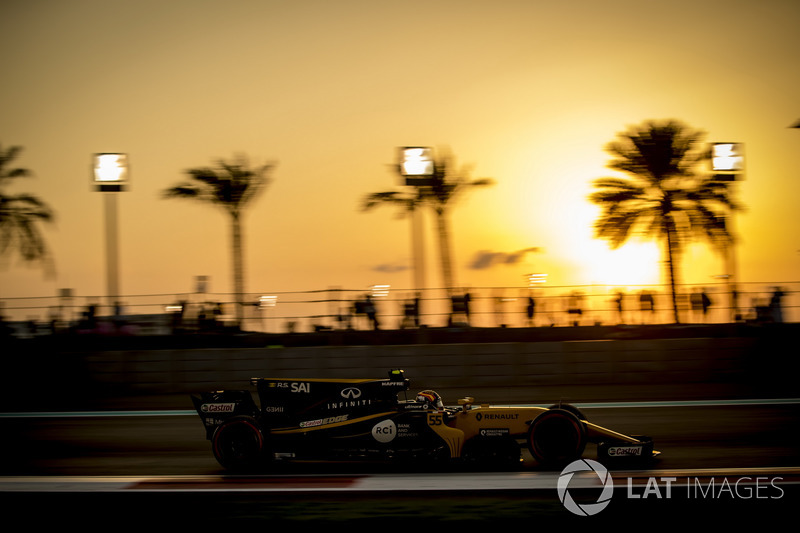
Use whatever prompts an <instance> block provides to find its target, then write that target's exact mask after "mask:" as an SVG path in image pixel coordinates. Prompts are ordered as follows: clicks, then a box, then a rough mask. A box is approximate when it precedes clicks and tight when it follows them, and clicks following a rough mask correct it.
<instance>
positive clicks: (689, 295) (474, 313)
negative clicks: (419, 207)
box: [0, 282, 800, 335]
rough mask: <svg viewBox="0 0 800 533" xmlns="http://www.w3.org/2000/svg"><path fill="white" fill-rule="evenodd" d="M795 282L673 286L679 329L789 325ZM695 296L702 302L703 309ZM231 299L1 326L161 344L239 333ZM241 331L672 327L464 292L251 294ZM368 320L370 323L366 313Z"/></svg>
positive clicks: (663, 291) (559, 299) (507, 291)
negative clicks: (216, 331)
mask: <svg viewBox="0 0 800 533" xmlns="http://www.w3.org/2000/svg"><path fill="white" fill-rule="evenodd" d="M798 288H800V282H774V283H767V282H747V283H739V284H737V286H736V290H735V291H734V290H732V288H731V286H730V285H728V284H725V283H719V284H706V285H702V286H700V285H681V286H679V287H678V291H677V298H676V300H677V309H678V322H681V323H707V324H718V323H730V322H736V321H754V322H755V321H762V322H763V321H769V322H797V321H798V318H800V314H799V313H800V312H799V311H798V309H800V301H798V294H800V291H798ZM703 295H705V297H707V299H706V300H705V302H706V305H703ZM236 300H237V298H235V296H234V295H232V294H230V293H176V294H139V295H125V296H122V297H119V298H114V299H113V303H112V302H110V301H109V299H108V298H106V297H104V296H95V295H87V296H81V295H75V294H69V295H63V294H62V295H60V296H32V297H18V298H0V315H2V317H3V323H4V324H5V325H6V326H7V327H9V326H10V327H11V328H12V329H13V330H14V331H15V332H16V334H18V335H36V334H43V333H46V332H55V331H57V330H93V329H96V328H101V327H104V328H112V329H113V328H123V327H124V328H127V331H128V332H130V333H136V334H169V333H170V332H174V331H175V330H176V328H180V329H183V330H203V329H213V328H221V329H225V328H228V327H230V326H231V325H234V324H238V321H237V313H236V303H235V302H236ZM243 301H244V302H246V304H245V305H244V309H243V316H244V320H243V323H242V324H241V327H242V329H244V330H247V331H257V332H265V333H284V332H310V331H319V330H335V329H363V330H366V329H376V328H377V329H402V328H416V327H447V326H450V327H464V326H469V327H485V328H490V327H566V326H582V325H619V324H626V325H636V324H670V323H675V322H676V319H675V315H674V311H673V305H672V297H671V293H670V291H669V290H668V288H667V287H665V286H636V287H626V288H624V289H620V288H616V287H605V286H594V285H593V286H586V285H583V286H559V287H555V286H547V287H545V286H538V287H534V288H526V287H470V288H468V289H457V290H456V289H452V290H445V289H424V290H421V291H417V290H414V289H394V288H391V287H388V286H383V285H380V286H372V287H367V288H365V289H345V288H340V287H329V288H326V289H319V290H309V291H285V292H280V291H278V292H270V291H262V292H249V293H248V294H247V295H246V296H245V297H244V299H243ZM373 310H374V313H373Z"/></svg>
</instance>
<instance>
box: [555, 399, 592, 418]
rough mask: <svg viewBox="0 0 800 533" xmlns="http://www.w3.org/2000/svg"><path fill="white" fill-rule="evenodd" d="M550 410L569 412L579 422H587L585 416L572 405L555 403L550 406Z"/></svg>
mask: <svg viewBox="0 0 800 533" xmlns="http://www.w3.org/2000/svg"><path fill="white" fill-rule="evenodd" d="M550 409H563V410H564V411H569V412H570V413H572V414H573V415H575V416H577V417H578V419H580V420H589V419H588V418H586V415H584V414H583V411H581V410H580V409H578V408H577V407H575V406H574V405H572V404H569V403H557V404H554V405H551V406H550Z"/></svg>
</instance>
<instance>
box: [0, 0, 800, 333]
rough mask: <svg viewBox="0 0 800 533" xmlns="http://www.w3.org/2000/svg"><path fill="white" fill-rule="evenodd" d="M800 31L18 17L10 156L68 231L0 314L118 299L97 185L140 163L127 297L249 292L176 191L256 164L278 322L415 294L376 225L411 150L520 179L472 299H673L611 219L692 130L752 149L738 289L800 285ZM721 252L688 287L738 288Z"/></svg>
mask: <svg viewBox="0 0 800 533" xmlns="http://www.w3.org/2000/svg"><path fill="white" fill-rule="evenodd" d="M421 13H423V15H422V16H420V14H421ZM720 19H721V20H720ZM120 21H125V23H124V24H120ZM798 23H800V5H798V4H797V3H796V2H784V1H780V0H766V1H764V2H759V3H755V2H733V4H731V3H730V2H723V1H721V0H720V1H718V0H711V1H709V2H701V3H697V2H690V1H684V0H680V1H678V2H671V3H668V4H658V5H655V4H654V5H652V6H650V5H647V6H643V5H642V3H641V2H635V1H633V0H620V1H612V2H602V3H598V2H593V1H588V0H587V1H581V2H579V3H578V5H575V4H574V3H565V4H563V5H561V4H558V3H549V4H548V3H541V2H517V1H513V0H500V1H499V2H494V3H491V4H489V3H484V2H457V1H450V0H447V1H444V2H435V3H430V2H418V1H416V0H412V1H411V2H410V3H409V2H403V3H391V2H390V3H381V2H367V1H363V0H345V1H343V2H335V3H331V2H323V1H315V0H308V1H301V2H297V3H286V2H278V1H269V0H267V1H253V0H232V1H231V2H227V3H216V2H200V3H199V4H198V3H196V2H193V1H188V0H177V1H171V2H167V3H162V2H153V1H149V0H145V1H122V2H115V3H114V5H113V7H109V6H108V5H107V3H106V2H102V1H100V0H66V1H63V2H49V3H46V4H42V3H38V2H33V3H26V2H4V3H3V5H2V7H0V26H2V31H0V39H2V43H0V44H1V45H2V47H3V50H4V51H5V58H6V61H5V65H6V68H5V71H4V83H3V88H2V95H3V97H2V99H0V109H1V110H2V116H3V121H2V123H0V143H2V144H3V146H12V145H18V146H21V147H23V149H24V150H23V152H22V154H21V156H20V158H19V159H18V160H17V161H15V164H16V165H18V166H20V167H25V168H28V169H30V170H31V171H32V174H33V177H32V178H31V179H25V180H19V181H17V182H14V183H13V184H12V185H10V186H9V192H13V193H16V194H19V193H23V192H24V193H31V194H34V195H36V196H37V197H39V198H41V199H42V200H43V201H45V202H47V203H48V204H49V205H50V206H51V207H52V209H53V211H54V212H55V215H56V216H55V221H54V223H53V224H52V225H44V226H43V228H42V229H43V234H44V237H45V239H46V242H47V244H48V246H49V248H50V250H51V255H52V259H53V265H54V268H55V270H54V272H55V274H54V275H53V276H50V277H46V276H44V275H43V271H42V269H41V268H39V267H36V266H34V267H31V266H29V265H25V264H22V263H21V262H20V261H19V260H18V258H17V257H12V256H4V258H3V264H2V269H1V270H0V298H6V299H8V298H22V297H29V296H37V297H38V296H47V297H55V295H57V294H59V290H60V289H65V288H69V289H71V290H72V292H73V293H74V294H75V295H76V299H78V300H79V302H80V303H81V304H83V303H84V302H86V301H87V300H88V299H90V298H92V297H101V296H103V293H104V292H105V282H104V275H103V272H104V257H105V256H104V253H105V252H104V240H103V233H102V227H101V226H102V221H103V204H102V199H101V198H100V197H99V196H100V195H99V194H94V193H93V192H92V190H91V187H87V179H88V175H87V170H88V169H87V167H88V165H89V161H90V158H91V157H92V154H105V153H107V152H106V151H115V150H121V151H123V152H124V153H125V154H127V155H128V157H129V159H130V161H131V162H133V164H135V183H134V184H133V186H132V187H130V188H129V190H127V191H126V192H124V193H122V194H120V195H119V198H118V202H119V205H118V209H119V230H118V231H119V247H120V260H119V261H120V265H119V269H120V285H121V288H120V290H121V292H122V293H123V295H153V294H155V295H167V296H165V297H164V299H167V298H171V297H172V295H176V294H184V293H192V292H193V280H194V279H195V278H196V277H197V276H207V278H208V280H209V291H208V292H209V294H211V293H216V294H220V295H227V294H229V293H230V292H231V290H232V289H231V282H232V280H231V268H232V267H231V259H230V230H229V227H228V225H227V219H225V218H224V216H223V215H221V214H220V213H218V212H215V211H214V210H212V209H210V208H208V207H206V206H202V205H197V204H192V203H191V202H187V203H180V202H174V201H166V200H164V199H163V197H162V195H161V192H162V191H163V190H164V189H165V188H167V187H169V186H171V185H174V184H175V183H177V182H179V181H181V180H182V179H183V178H184V177H185V172H186V170H187V169H190V168H196V167H200V166H203V165H211V164H213V163H214V162H215V161H217V160H219V159H220V158H231V157H234V156H236V155H238V154H246V155H247V156H249V157H250V158H252V160H253V161H254V163H260V162H264V161H274V162H275V167H274V171H273V172H272V173H271V177H272V181H271V183H270V184H269V186H268V187H267V188H266V189H265V191H264V193H263V194H262V195H261V196H260V197H259V198H258V199H257V200H256V201H254V203H253V204H252V205H251V206H249V207H248V210H247V212H246V213H245V215H244V217H243V227H244V257H245V267H246V268H245V271H246V273H247V287H246V290H247V292H248V293H250V294H252V300H253V302H254V305H257V304H256V303H255V302H257V301H258V298H260V296H261V295H264V294H278V295H282V294H283V293H285V292H291V291H314V290H323V289H328V288H331V287H342V288H347V289H352V290H354V291H355V290H358V291H364V292H367V291H369V290H370V288H371V287H373V286H377V285H386V286H390V287H391V291H392V293H395V292H402V293H403V294H407V293H411V292H413V289H414V288H415V287H414V283H415V281H414V280H415V278H414V275H413V269H412V268H411V267H412V266H413V257H412V235H413V233H412V226H411V220H410V218H409V217H407V216H401V215H402V213H401V210H400V209H399V208H398V209H395V208H389V207H387V208H381V209H379V210H375V211H374V212H373V211H370V212H366V213H365V212H362V211H361V210H360V208H359V206H360V202H361V201H362V199H363V197H364V196H365V195H367V194H369V193H376V192H382V191H390V190H401V189H402V187H404V180H403V177H402V176H400V175H399V173H398V172H397V165H398V163H399V162H400V150H401V148H402V147H431V150H432V152H433V153H441V152H442V151H449V152H450V153H452V155H453V156H454V158H455V160H456V161H457V164H458V165H459V166H462V165H463V166H464V168H465V169H467V170H468V172H469V175H470V176H471V177H472V178H475V179H477V178H491V179H492V180H493V182H494V185H493V186H491V187H485V188H481V189H476V190H473V191H469V192H468V193H467V194H464V195H463V196H460V197H459V198H457V199H456V200H455V201H454V203H453V204H452V207H451V209H450V213H449V217H448V219H447V220H448V224H449V228H450V239H451V241H450V246H451V249H452V253H453V270H454V277H455V279H456V283H457V284H458V285H459V286H462V287H509V288H511V289H513V290H519V289H522V288H524V287H525V286H526V278H525V276H526V275H528V274H530V273H532V272H536V273H543V274H546V279H547V283H546V284H545V285H546V286H548V287H572V286H589V285H600V286H604V287H636V286H641V285H659V284H663V283H664V281H665V278H664V276H663V268H662V267H663V261H664V258H663V255H662V252H663V246H662V243H658V242H655V241H647V240H639V239H634V240H632V241H631V242H629V243H628V244H626V245H625V246H623V247H621V248H620V249H618V250H610V249H609V248H608V245H607V243H605V242H603V241H599V240H597V239H595V238H594V235H593V225H594V222H595V220H596V217H597V213H598V211H597V209H596V207H594V206H592V205H591V204H590V203H589V202H588V200H587V198H588V196H589V194H591V192H592V182H593V180H595V179H597V178H600V177H605V176H612V175H615V173H614V172H613V171H611V170H609V169H608V168H607V167H606V165H607V163H608V161H609V156H608V154H607V153H606V152H605V151H604V150H603V148H604V146H605V145H606V144H607V143H608V142H610V141H612V140H613V139H614V137H615V135H616V134H617V133H618V132H620V131H623V130H625V129H626V128H627V127H628V126H630V125H633V124H637V123H641V122H642V121H645V120H648V119H666V118H675V119H678V120H681V121H683V122H684V123H686V124H688V125H690V126H691V127H694V128H697V129H700V130H703V131H704V132H705V133H706V136H705V142H707V143H708V146H709V148H710V147H711V146H712V144H713V143H718V142H725V143H730V144H728V145H727V146H725V147H723V148H724V149H725V150H727V151H726V152H725V153H722V154H718V155H720V156H725V157H726V158H727V161H730V160H731V159H730V157H734V158H739V157H740V156H741V155H742V152H738V151H737V150H739V149H740V148H742V147H744V149H745V150H746V152H744V155H745V157H746V161H745V167H746V170H747V174H746V177H745V178H744V179H742V180H740V181H738V182H737V183H736V184H735V193H736V195H737V197H738V198H739V199H740V200H741V202H742V203H743V204H745V205H746V207H747V209H746V210H745V211H742V212H741V214H738V215H737V216H736V217H735V220H734V219H733V218H732V219H731V220H730V223H731V225H732V227H734V228H735V231H736V232H737V234H738V235H739V241H738V244H737V248H736V250H735V252H736V254H735V255H736V263H735V265H734V267H735V269H736V273H737V275H738V276H739V278H740V279H741V280H742V281H747V282H759V283H762V284H764V285H765V286H766V285H767V284H779V283H784V282H791V281H794V280H796V275H797V272H798V267H800V261H799V260H798V254H797V250H798V249H799V248H800V226H799V225H798V224H797V222H796V220H797V217H796V213H797V211H798V202H800V181H798V179H797V177H798V165H797V162H796V156H795V154H796V153H797V149H798V146H799V144H798V143H800V130H798V129H792V128H789V127H788V126H789V125H790V124H792V123H794V122H796V121H797V119H798V116H800V108H798V106H797V96H796V95H797V88H798V86H800V67H798V63H797V60H796V51H797V50H800V36H798V34H797V31H796V28H797V26H798ZM409 28H413V29H414V31H413V32H411V31H409ZM720 50H725V51H726V52H725V54H720V53H719V51H720ZM398 58H400V59H398ZM712 58H713V60H712ZM97 65H113V66H112V67H109V68H103V69H98V68H97ZM739 143H740V144H739ZM424 155H426V154H425V153H423V150H422V149H420V150H418V151H416V152H413V153H411V158H410V159H409V160H408V161H409V162H412V163H415V164H417V165H424V164H425V162H426V161H424V160H423V157H422V156H424ZM734 161H736V162H737V163H738V162H739V161H741V159H734ZM113 166H114V167H115V172H116V171H118V170H120V169H121V168H122V167H121V166H120V165H117V164H114V165H113ZM104 169H105V166H103V167H101V170H100V172H101V173H100V174H99V176H100V178H99V179H100V180H107V179H110V178H108V177H107V176H108V174H106V170H104ZM708 171H709V172H712V169H710V168H709V169H708ZM416 172H418V170H416V171H414V173H416ZM422 215H423V217H422V224H423V229H424V234H423V237H424V239H423V243H422V244H423V245H424V260H425V279H426V283H427V284H428V286H429V287H431V288H438V287H439V285H440V283H441V279H442V275H441V268H440V253H439V252H440V250H439V241H438V233H437V232H438V229H437V226H436V219H435V218H434V216H433V213H432V212H430V211H426V212H424V213H422ZM697 246H698V247H699V248H693V249H692V251H691V252H687V253H686V254H685V255H684V256H683V258H682V260H681V275H682V277H681V279H682V280H683V281H684V282H685V283H687V284H703V283H707V282H709V280H714V279H716V277H715V276H719V275H722V274H727V272H725V268H726V267H725V266H724V262H723V261H721V260H720V258H719V256H718V255H715V254H717V252H716V251H713V250H711V249H710V248H709V247H708V246H707V245H705V244H703V243H698V244H697ZM531 250H535V251H531ZM501 259H502V260H501ZM732 268H733V267H732ZM286 300H287V299H286V298H284V297H283V296H279V297H278V298H277V302H278V303H277V306H276V307H277V308H284V307H282V306H286V305H287V304H286ZM129 301H130V300H129ZM137 301H138V300H137ZM52 303H53V302H48V304H52ZM168 303H170V302H167V301H161V302H159V306H160V307H159V309H163V307H164V305H166V304H168ZM15 305H16V304H15ZM141 310H142V311H145V310H146V309H145V308H144V307H142V309H141ZM46 313H47V309H46V308H37V309H35V310H31V311H30V314H31V315H37V316H39V317H43V316H44V315H46ZM22 314H27V311H23V312H22Z"/></svg>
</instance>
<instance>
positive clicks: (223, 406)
mask: <svg viewBox="0 0 800 533" xmlns="http://www.w3.org/2000/svg"><path fill="white" fill-rule="evenodd" d="M235 408H236V404H235V403H204V404H203V405H201V406H200V410H201V411H203V412H204V413H232V412H233V410H234V409H235Z"/></svg>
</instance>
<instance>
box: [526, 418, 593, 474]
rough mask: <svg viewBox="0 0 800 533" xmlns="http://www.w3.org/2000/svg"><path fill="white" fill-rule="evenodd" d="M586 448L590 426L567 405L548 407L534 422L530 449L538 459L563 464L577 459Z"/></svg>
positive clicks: (541, 463) (552, 465) (542, 462)
mask: <svg viewBox="0 0 800 533" xmlns="http://www.w3.org/2000/svg"><path fill="white" fill-rule="evenodd" d="M585 448H586V427H585V426H584V425H583V422H581V421H580V419H579V418H578V417H577V416H576V415H575V414H573V413H572V412H570V411H568V410H565V409H550V410H548V411H545V412H544V413H542V414H541V415H539V416H538V417H536V419H534V421H533V422H532V423H531V427H530V430H529V431H528V449H529V450H530V452H531V455H532V456H533V458H534V459H535V460H536V462H537V463H539V464H540V465H543V466H545V467H561V466H564V465H566V464H568V463H570V462H572V461H574V460H576V459H578V458H579V457H580V456H581V455H582V454H583V450H584V449H585Z"/></svg>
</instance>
